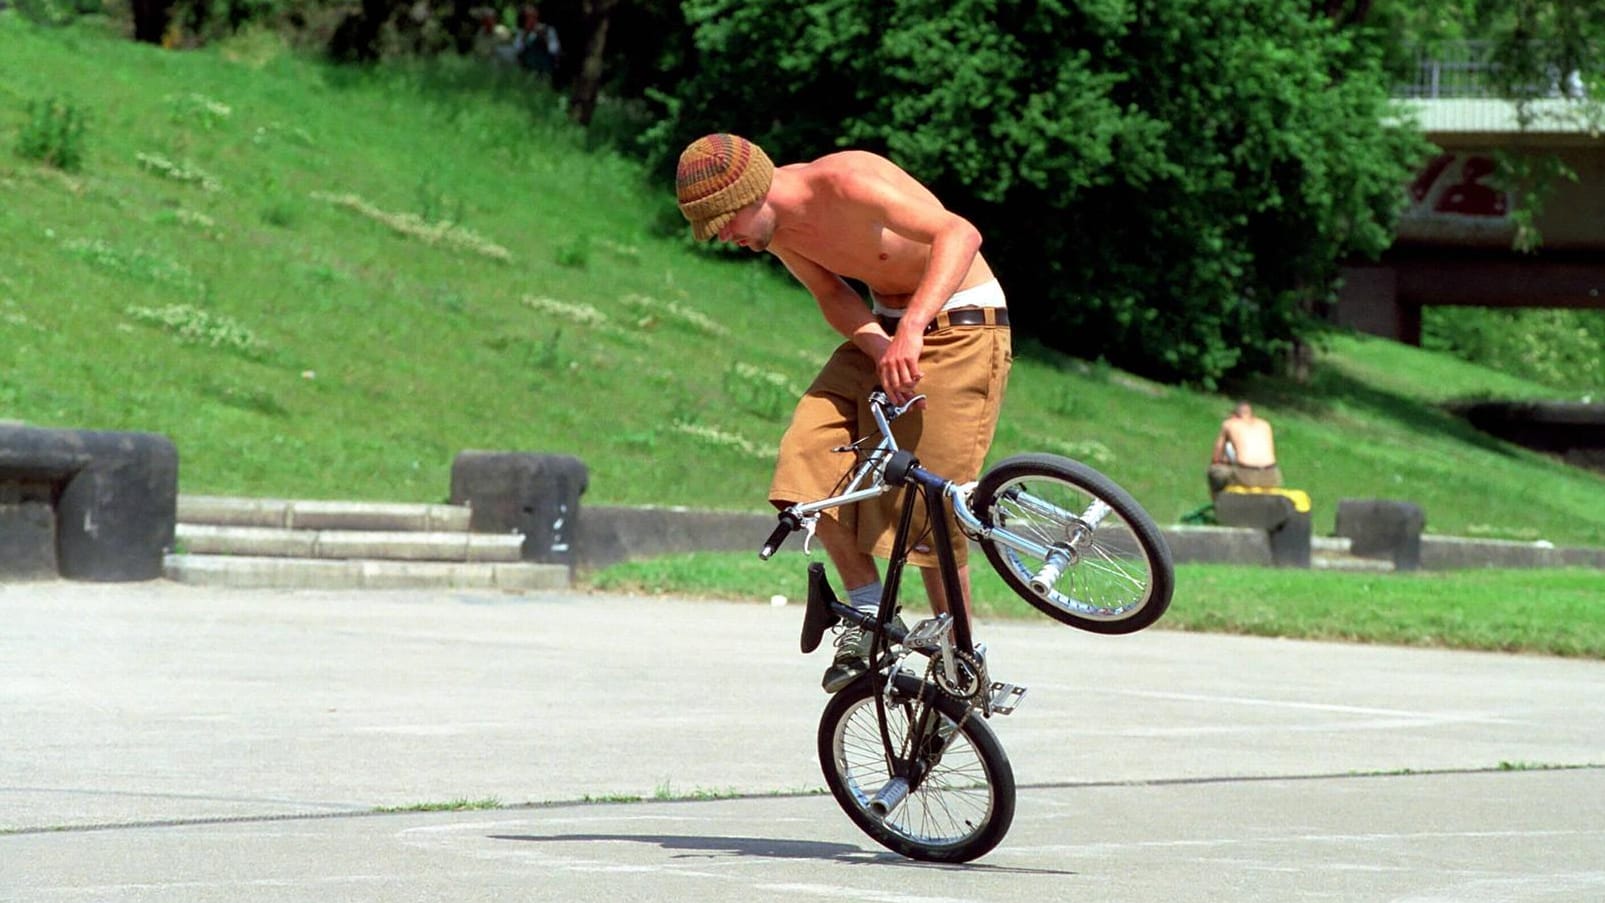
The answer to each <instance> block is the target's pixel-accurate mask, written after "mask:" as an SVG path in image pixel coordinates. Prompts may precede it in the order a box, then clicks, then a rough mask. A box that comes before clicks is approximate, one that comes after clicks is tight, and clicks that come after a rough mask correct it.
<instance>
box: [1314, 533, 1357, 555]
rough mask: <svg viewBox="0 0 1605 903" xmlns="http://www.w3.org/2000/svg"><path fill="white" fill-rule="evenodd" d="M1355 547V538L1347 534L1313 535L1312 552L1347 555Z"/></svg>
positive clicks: (1316, 553)
mask: <svg viewBox="0 0 1605 903" xmlns="http://www.w3.org/2000/svg"><path fill="white" fill-rule="evenodd" d="M1353 547H1354V540H1353V539H1350V538H1349V537H1347V536H1311V537H1310V554H1312V555H1319V554H1321V553H1323V552H1324V553H1327V554H1331V555H1347V554H1349V549H1351V548H1353Z"/></svg>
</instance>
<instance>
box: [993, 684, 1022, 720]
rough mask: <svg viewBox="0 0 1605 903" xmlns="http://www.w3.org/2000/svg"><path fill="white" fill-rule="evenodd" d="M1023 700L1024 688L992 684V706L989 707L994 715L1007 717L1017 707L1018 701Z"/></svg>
mask: <svg viewBox="0 0 1605 903" xmlns="http://www.w3.org/2000/svg"><path fill="white" fill-rule="evenodd" d="M1023 699H1025V687H1017V686H1015V685H1014V684H1005V683H994V684H993V685H992V704H991V706H990V708H991V710H992V714H994V715H1008V714H1010V713H1012V712H1013V711H1014V710H1015V709H1016V708H1018V707H1019V705H1020V701H1021V700H1023Z"/></svg>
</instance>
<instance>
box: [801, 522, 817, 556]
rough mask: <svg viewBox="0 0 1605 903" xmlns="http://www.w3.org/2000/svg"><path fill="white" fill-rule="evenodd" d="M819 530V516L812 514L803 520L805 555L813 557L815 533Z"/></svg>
mask: <svg viewBox="0 0 1605 903" xmlns="http://www.w3.org/2000/svg"><path fill="white" fill-rule="evenodd" d="M818 530H819V515H817V514H810V515H808V516H807V517H805V518H803V519H802V531H803V555H805V556H807V557H810V558H811V557H813V554H814V550H813V542H814V533H815V532H817V531H818Z"/></svg>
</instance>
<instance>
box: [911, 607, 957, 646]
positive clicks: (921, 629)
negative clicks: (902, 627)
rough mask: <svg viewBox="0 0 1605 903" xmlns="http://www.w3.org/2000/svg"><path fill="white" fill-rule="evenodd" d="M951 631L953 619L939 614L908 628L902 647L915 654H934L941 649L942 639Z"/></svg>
mask: <svg viewBox="0 0 1605 903" xmlns="http://www.w3.org/2000/svg"><path fill="white" fill-rule="evenodd" d="M952 630H953V617H952V616H951V615H946V614H941V615H937V616H936V617H934V618H926V619H925V620H923V621H920V622H919V623H918V624H915V625H914V626H913V627H911V628H909V631H908V636H906V637H904V638H903V646H904V647H905V648H908V649H912V650H914V651H916V652H934V651H936V650H937V649H940V648H941V647H942V638H943V637H945V636H947V635H948V633H950V632H951V631H952Z"/></svg>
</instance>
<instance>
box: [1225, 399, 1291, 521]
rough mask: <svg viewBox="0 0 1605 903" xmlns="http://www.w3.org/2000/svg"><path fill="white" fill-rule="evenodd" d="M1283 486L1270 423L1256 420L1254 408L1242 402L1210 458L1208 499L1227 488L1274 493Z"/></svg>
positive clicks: (1235, 408) (1226, 421) (1233, 413)
mask: <svg viewBox="0 0 1605 903" xmlns="http://www.w3.org/2000/svg"><path fill="white" fill-rule="evenodd" d="M1281 485H1282V470H1281V468H1280V467H1279V466H1277V463H1276V438H1275V435H1274V432H1273V431H1272V430H1271V425H1270V423H1268V422H1266V421H1265V420H1264V419H1263V418H1260V417H1256V416H1254V407H1253V406H1252V405H1250V404H1249V403H1248V402H1246V401H1239V402H1238V403H1237V404H1236V406H1234V407H1233V408H1232V413H1231V416H1230V417H1227V418H1226V419H1225V420H1223V421H1221V425H1220V433H1218V434H1217V435H1216V436H1215V448H1214V450H1213V451H1212V452H1210V457H1209V497H1210V498H1214V497H1215V496H1216V495H1219V494H1220V493H1221V491H1222V490H1224V489H1225V488H1226V487H1227V486H1251V487H1257V488H1262V489H1271V488H1275V487H1277V486H1281Z"/></svg>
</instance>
